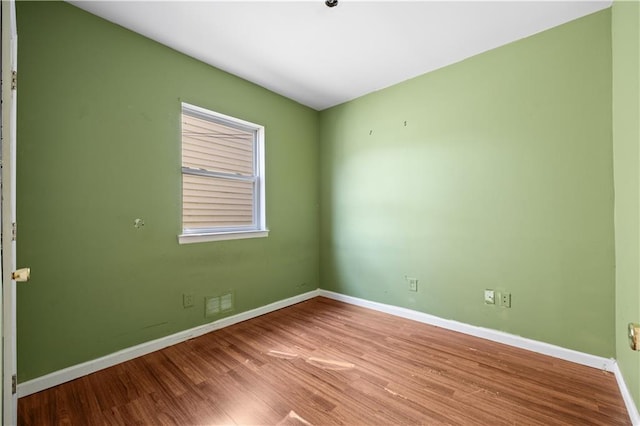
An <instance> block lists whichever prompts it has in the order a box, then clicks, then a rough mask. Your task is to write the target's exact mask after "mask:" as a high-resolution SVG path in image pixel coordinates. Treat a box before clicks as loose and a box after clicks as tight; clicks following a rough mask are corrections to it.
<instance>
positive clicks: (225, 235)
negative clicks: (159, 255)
mask: <svg viewBox="0 0 640 426" xmlns="http://www.w3.org/2000/svg"><path fill="white" fill-rule="evenodd" d="M268 236H269V230H268V229H264V230H258V231H235V232H216V233H215V234H180V235H178V243H179V244H191V243H204V242H207V241H223V240H240V239H243V238H262V237H268Z"/></svg>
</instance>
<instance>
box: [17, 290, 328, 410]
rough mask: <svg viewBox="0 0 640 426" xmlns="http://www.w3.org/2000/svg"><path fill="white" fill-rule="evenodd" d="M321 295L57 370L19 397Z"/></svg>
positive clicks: (27, 386) (26, 387)
mask: <svg viewBox="0 0 640 426" xmlns="http://www.w3.org/2000/svg"><path fill="white" fill-rule="evenodd" d="M318 294H319V291H318V290H312V291H309V292H307V293H304V294H299V295H297V296H293V297H290V298H288V299H284V300H280V301H277V302H274V303H271V304H269V305H266V306H261V307H259V308H256V309H252V310H250V311H247V312H242V313H239V314H237V315H233V316H230V317H226V318H222V319H219V320H217V321H214V322H211V323H208V324H203V325H200V326H198V327H194V328H191V329H189V330H184V331H181V332H178V333H175V334H172V335H170V336H166V337H162V338H160V339H156V340H152V341H150V342H146V343H142V344H140V345H137V346H132V347H130V348H127V349H123V350H121V351H118V352H114V353H112V354H109V355H106V356H103V357H101V358H98V359H94V360H92V361H87V362H84V363H82V364H77V365H74V366H71V367H68V368H65V369H63V370H58V371H55V372H53V373H50V374H47V375H46V376H41V377H37V378H35V379H32V380H29V381H26V382H24V383H20V384H19V385H18V397H20V398H21V397H23V396H27V395H31V394H33V393H36V392H40V391H42V390H44V389H48V388H51V387H53V386H57V385H60V384H62V383H65V382H68V381H70V380H74V379H77V378H79V377H82V376H86V375H87V374H91V373H95V372H96V371H99V370H102V369H105V368H108V367H112V366H114V365H116V364H120V363H122V362H125V361H129V360H131V359H134V358H137V357H139V356H142V355H146V354H148V353H151V352H155V351H158V350H160V349H163V348H166V347H168V346H171V345H175V344H176V343H180V342H184V341H186V340H189V339H193V338H194V337H198V336H201V335H203V334H206V333H210V332H212V331H215V330H219V329H221V328H224V327H228V326H230V325H233V324H237V323H239V322H242V321H246V320H249V319H251V318H255V317H259V316H260V315H264V314H268V313H269V312H273V311H277V310H278V309H282V308H286V307H287V306H291V305H295V304H296V303H300V302H304V301H305V300H309V299H313V298H314V297H317V296H318Z"/></svg>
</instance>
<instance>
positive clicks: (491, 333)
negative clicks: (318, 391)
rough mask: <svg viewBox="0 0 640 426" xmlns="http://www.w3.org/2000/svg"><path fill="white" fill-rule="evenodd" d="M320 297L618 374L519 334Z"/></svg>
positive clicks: (602, 361) (600, 362)
mask: <svg viewBox="0 0 640 426" xmlns="http://www.w3.org/2000/svg"><path fill="white" fill-rule="evenodd" d="M320 296H324V297H328V298H330V299H334V300H339V301H341V302H345V303H350V304H352V305H357V306H362V307H365V308H369V309H373V310H376V311H380V312H385V313H387V314H391V315H395V316H398V317H402V318H407V319H410V320H414V321H418V322H422V323H425V324H430V325H435V326H438V327H442V328H446V329H448V330H453V331H457V332H460V333H464V334H469V335H471V336H476V337H481V338H483V339H487V340H492V341H494V342H499V343H504V344H506V345H509V346H515V347H517V348H522V349H527V350H529V351H532V352H537V353H541V354H544V355H549V356H552V357H555V358H560V359H564V360H566V361H571V362H575V363H578V364H582V365H586V366H589V367H594V368H599V369H601V370H605V371H614V368H615V365H616V362H615V360H614V359H609V358H603V357H600V356H596V355H590V354H586V353H584V352H578V351H574V350H572V349H566V348H563V347H560V346H555V345H551V344H549V343H544V342H539V341H537V340H531V339H527V338H525V337H521V336H516V335H515V334H509V333H505V332H503V331H498V330H492V329H490V328H484V327H478V326H475V325H469V324H465V323H462V322H458V321H453V320H448V319H444V318H440V317H437V316H434V315H429V314H425V313H424V312H418V311H414V310H411V309H407V308H401V307H398V306H392V305H386V304H384V303H378V302H371V301H369V300H365V299H360V298H357V297H352V296H346V295H344V294H340V293H334V292H332V291H326V290H320Z"/></svg>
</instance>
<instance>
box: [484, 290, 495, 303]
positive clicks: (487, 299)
mask: <svg viewBox="0 0 640 426" xmlns="http://www.w3.org/2000/svg"><path fill="white" fill-rule="evenodd" d="M484 303H485V304H486V305H495V304H496V292H495V291H493V290H485V291H484Z"/></svg>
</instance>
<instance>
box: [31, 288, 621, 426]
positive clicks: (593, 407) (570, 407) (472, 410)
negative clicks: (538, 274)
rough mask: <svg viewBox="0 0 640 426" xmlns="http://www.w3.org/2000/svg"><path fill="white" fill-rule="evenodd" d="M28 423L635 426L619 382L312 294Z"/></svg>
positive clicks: (70, 392) (44, 403)
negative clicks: (626, 407) (628, 425)
mask: <svg viewBox="0 0 640 426" xmlns="http://www.w3.org/2000/svg"><path fill="white" fill-rule="evenodd" d="M18 411H19V424H21V425H50V424H72V425H101V424H115V425H121V424H144V425H160V424H177V425H192V424H198V425H203V424H206V425H216V424H255V425H263V424H264V425H300V426H301V425H308V424H313V425H329V424H346V425H369V424H370V425H373V424H379V425H392V424H429V425H431V424H458V425H503V424H504V425H506V424H509V425H512V424H520V425H553V424H558V425H559V424H562V425H567V424H569V425H590V424H595V425H626V424H630V421H629V417H628V416H627V413H626V410H625V407H624V403H623V401H622V398H621V396H620V392H619V390H618V387H617V385H616V381H615V378H614V376H613V374H611V373H607V372H603V371H600V370H597V369H593V368H589V367H584V366H581V365H577V364H573V363H570V362H566V361H562V360H558V359H555V358H551V357H547V356H544V355H538V354H534V353H531V352H527V351H524V350H521V349H516V348H513V347H509V346H505V345H502V344H499V343H494V342H489V341H486V340H482V339H478V338H474V337H471V336H467V335H464V334H459V333H455V332H452V331H447V330H444V329H441V328H437V327H432V326H428V325H424V324H421V323H417V322H414V321H409V320H405V319H400V318H396V317H393V316H390V315H387V314H382V313H379V312H375V311H370V310H367V309H364V308H359V307H356V306H351V305H347V304H343V303H340V302H336V301H333V300H329V299H325V298H320V297H318V298H315V299H312V300H310V301H307V302H303V303H300V304H298V305H295V306H292V307H289V308H285V309H282V310H280V311H277V312H273V313H271V314H268V315H264V316H262V317H259V318H255V319H252V320H249V321H246V322H243V323H240V324H236V325H234V326H231V327H228V328H225V329H223V330H219V331H216V332H213V333H209V334H207V335H204V336H202V337H198V338H195V339H193V340H190V341H187V342H184V343H181V344H178V345H175V346H172V347H170V348H166V349H164V350H161V351H158V352H155V353H152V354H149V355H146V356H144V357H141V358H137V359H134V360H132V361H128V362H125V363H123V364H120V365H117V366H115V367H112V368H109V369H106V370H102V371H100V372H97V373H94V374H91V375H89V376H86V377H83V378H80V379H77V380H74V381H72V382H69V383H66V384H63V385H61V386H58V387H56V388H52V389H49V390H46V391H43V392H40V393H37V394H34V395H30V396H28V397H25V398H21V399H20V400H19V403H18Z"/></svg>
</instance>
